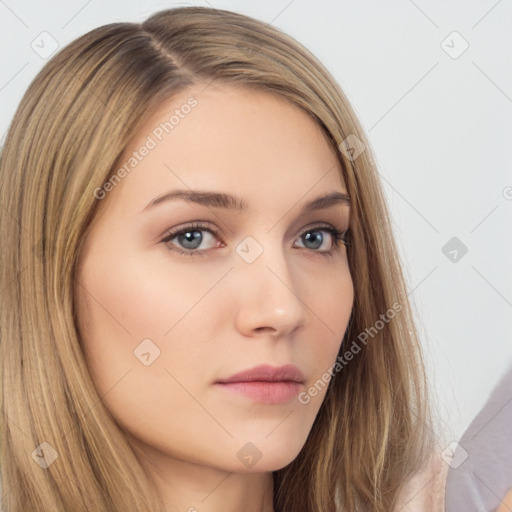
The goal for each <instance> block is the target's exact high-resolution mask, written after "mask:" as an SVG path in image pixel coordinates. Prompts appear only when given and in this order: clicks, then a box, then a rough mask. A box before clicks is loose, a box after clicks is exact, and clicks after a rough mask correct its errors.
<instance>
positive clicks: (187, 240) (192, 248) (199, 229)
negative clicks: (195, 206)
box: [162, 223, 219, 256]
mask: <svg viewBox="0 0 512 512" xmlns="http://www.w3.org/2000/svg"><path fill="white" fill-rule="evenodd" d="M202 233H208V235H207V236H206V237H205V236H203V235H202ZM218 235H219V233H218V232H217V231H216V230H214V229H212V228H211V227H208V226H205V225H204V224H201V223H194V224H191V225H190V226H186V227H185V228H183V229H180V230H177V231H173V232H170V233H168V234H167V236H166V237H165V238H164V239H163V240H162V242H163V243H165V244H168V245H169V250H173V251H177V252H178V253H180V254H185V255H187V256H192V255H194V254H198V255H201V256H204V255H205V252H206V250H207V249H208V247H207V248H206V249H202V250H197V248H198V247H199V246H200V245H201V243H202V242H203V241H204V240H208V239H209V238H213V237H217V236H218ZM174 239H176V241H177V243H178V244H180V245H181V247H182V248H180V247H176V244H175V243H172V241H173V240H174ZM171 245H172V246H173V247H171ZM210 245H211V247H210V248H213V247H215V246H219V242H215V241H213V245H212V244H211V243H210ZM183 249H185V250H183Z"/></svg>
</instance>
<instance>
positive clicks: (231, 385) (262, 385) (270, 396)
mask: <svg viewBox="0 0 512 512" xmlns="http://www.w3.org/2000/svg"><path fill="white" fill-rule="evenodd" d="M217 385H218V386H221V387H222V388H224V389H226V390H228V391H231V392H234V393H238V394H240V395H244V396H246V397H248V398H252V399H253V400H256V401H258V402H263V403H267V404H278V403H283V402H288V401H289V400H291V399H292V398H293V397H294V396H296V395H298V393H299V391H300V389H301V388H302V384H299V383H298V382H292V381H277V382H263V381H245V382H218V383H217Z"/></svg>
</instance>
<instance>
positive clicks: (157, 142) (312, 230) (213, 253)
mask: <svg viewBox="0 0 512 512" xmlns="http://www.w3.org/2000/svg"><path fill="white" fill-rule="evenodd" d="M125 164H126V165H125ZM123 166H125V167H124V169H125V171H124V172H123V171H119V172H118V173H117V176H118V178H120V179H117V180H116V181H113V180H111V183H110V184H106V185H105V186H104V187H103V188H102V189H101V191H99V190H97V192H96V196H97V197H102V199H98V200H99V201H100V202H101V205H100V206H101V208H100V211H99V212H98V215H96V217H95V219H94V221H93V224H92V226H91V230H90V232H88V235H87V238H86V240H85V246H84V248H83V251H82V253H81V257H80V261H79V267H78V274H77V281H78V282H77V283H76V293H77V295H76V299H77V304H78V320H79V328H80V332H81V337H82V341H83V344H84V351H85V354H86V358H87V362H88V365H89V367H90V370H91V374H92V376H93V379H94V382H95V385H96V387H97V389H98V392H99V395H100V396H101V397H102V398H103V402H104V404H105V405H106V407H107V408H108V409H109V410H110V412H111V414H112V415H113V417H114V418H115V420H116V421H117V422H118V424H119V425H120V426H121V427H122V428H123V430H125V431H126V432H127V433H128V436H129V439H130V442H131V443H132V444H133V446H134V447H135V448H136V449H137V450H138V451H142V452H143V454H145V455H147V457H149V459H150V460H153V462H155V463H158V462H156V461H160V462H162V463H163V461H181V462H183V463H193V464H199V465H202V466H204V465H207V466H213V467H216V468H220V469H223V470H226V471H232V472H260V471H272V470H276V469H279V468H281V467H284V466H285V465H287V464H288V463H290V462H291V461H292V460H293V459H294V458H295V457H296V456H297V454H298V452H299V451H300V449H301V448H302V446H303V445H304V443H305V441H306V438H307V436H308V433H309V432H310V429H311V427H312V424H313V421H314V419H315V416H316V415H317V413H318V410H319V407H320V405H321V403H322V401H323V398H324V396H325V392H326V389H327V385H326V383H325V380H322V376H325V374H326V372H328V370H329V368H330V367H331V366H332V365H333V363H334V362H335V360H336V356H337V354H338V350H339V348H340V344H341V340H342V338H343V335H344V333H345V330H346V327H347V324H348V319H349V316H350V312H351V308H352V302H353V286H352V279H351V276H350V271H349V266H348V260H347V252H346V247H345V246H344V244H343V242H342V241H339V240H337V239H336V238H335V237H334V235H333V234H331V232H330V231H329V230H330V229H332V228H335V229H337V230H339V231H344V230H345V229H347V228H348V226H349V206H348V205H347V204H346V203H344V202H343V200H342V199H341V200H340V196H339V194H344V193H346V188H345V186H344V183H343V182H342V179H341V174H340V166H339V162H338V160H337V158H336V155H335V153H334V152H333V150H332V149H331V147H330V146H329V144H328V142H327V140H326V138H325V137H324V135H323V134H322V132H321V130H320V128H319V127H318V126H317V125H316V124H315V123H314V121H313V120H312V118H310V117H309V116H308V115H307V114H306V113H304V112H303V111H302V110H300V109H299V108H298V107H295V106H293V105H291V104H289V103H288V102H286V101H285V100H283V99H282V98H280V97H277V96H274V95H272V94H270V93H267V92H258V91H254V90H249V89H244V88H239V87H233V86H227V85H223V86H216V85H210V86H208V87H207V88H206V89H205V90H204V91H201V88H199V87H194V88H191V89H189V90H187V91H184V92H182V93H180V94H179V95H178V96H175V97H174V98H173V100H172V101H170V102H168V103H166V104H163V105H162V106H161V108H160V109H159V110H158V112H157V113H156V114H155V115H154V116H153V117H152V119H151V120H150V121H149V122H148V123H147V124H146V125H145V126H144V127H143V128H142V129H141V130H140V132H139V133H138V135H137V137H136V138H135V139H134V140H133V144H132V145H131V146H130V147H129V148H128V149H127V151H126V152H125V154H124V155H123V157H122V158H121V163H120V164H119V166H118V169H121V168H122V167H123ZM177 191H180V193H179V195H178V194H176V192H177ZM169 193H172V194H176V195H175V196H174V197H170V196H169V197H167V199H166V198H165V195H166V194H169ZM206 193H208V195H207V194H206ZM333 193H337V194H338V198H337V199H333V200H325V201H317V202H316V203H315V202H314V201H315V200H318V198H322V197H325V196H329V195H332V194H333ZM155 199H157V200H156V201H155ZM238 203H242V206H243V208H237V207H236V205H237V204H238ZM308 205H309V207H308ZM315 206H316V207H315ZM196 224H199V226H197V225H196ZM178 232H181V234H177V233H178ZM260 365H266V366H270V367H272V368H274V369H275V368H279V367H282V366H288V365H293V366H294V367H296V368H295V369H294V368H291V370H293V371H291V372H286V371H284V372H283V373H281V374H279V372H277V373H274V374H273V373H272V371H269V369H268V368H267V369H266V370H265V368H263V371H262V372H259V373H258V372H257V373H256V374H253V375H252V376H251V375H249V376H247V375H245V376H241V377H238V378H235V379H233V381H232V382H231V383H226V381H227V380H228V378H229V377H231V376H233V375H235V374H238V373H240V372H245V371H246V370H250V369H252V368H254V367H258V366H260ZM285 370H286V369H285ZM288 370H290V368H288ZM270 378H275V379H276V380H275V381H274V382H269V381H268V379H270ZM251 379H252V381H251ZM315 383H316V392H313V393H309V392H308V389H309V388H311V387H312V386H314V385H315ZM299 397H300V398H301V399H299Z"/></svg>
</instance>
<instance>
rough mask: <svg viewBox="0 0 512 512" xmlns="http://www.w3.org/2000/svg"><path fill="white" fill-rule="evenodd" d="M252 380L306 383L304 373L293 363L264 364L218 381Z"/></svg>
mask: <svg viewBox="0 0 512 512" xmlns="http://www.w3.org/2000/svg"><path fill="white" fill-rule="evenodd" d="M250 381H264V382H282V381H292V382H298V383H300V384H302V383H304V375H303V374H302V372H301V371H300V370H299V369H298V368H297V367H296V366H295V365H293V364H287V365H284V366H270V365H268V364H262V365H259V366H255V367H254V368H250V369H248V370H243V371H241V372H238V373H235V374H234V375H231V376H230V377H228V378H226V379H222V380H219V381H217V382H219V383H222V384H227V383H231V382H250Z"/></svg>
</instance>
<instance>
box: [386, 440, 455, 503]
mask: <svg viewBox="0 0 512 512" xmlns="http://www.w3.org/2000/svg"><path fill="white" fill-rule="evenodd" d="M447 472H448V464H447V463H446V462H445V461H444V460H443V459H442V458H441V450H436V453H435V454H434V455H432V456H431V458H430V460H429V461H428V462H427V463H426V464H425V466H424V467H423V468H422V469H421V470H420V471H418V472H417V473H415V474H414V475H413V476H412V477H411V478H410V479H409V480H408V481H407V482H406V483H405V485H404V487H403V488H402V491H401V492H400V494H399V497H398V501H397V503H396V506H395V509H394V512H444V510H445V508H444V496H445V485H446V475H447Z"/></svg>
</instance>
